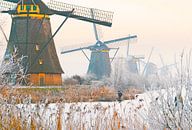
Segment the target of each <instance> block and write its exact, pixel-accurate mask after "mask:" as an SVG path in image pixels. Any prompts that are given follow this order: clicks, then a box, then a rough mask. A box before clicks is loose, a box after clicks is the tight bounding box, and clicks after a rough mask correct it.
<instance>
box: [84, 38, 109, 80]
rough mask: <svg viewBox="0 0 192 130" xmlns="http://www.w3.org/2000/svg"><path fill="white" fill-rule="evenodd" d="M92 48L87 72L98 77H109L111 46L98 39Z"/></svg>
mask: <svg viewBox="0 0 192 130" xmlns="http://www.w3.org/2000/svg"><path fill="white" fill-rule="evenodd" d="M90 50H91V58H90V63H89V67H88V71H87V74H89V75H93V76H94V77H96V78H97V79H101V78H103V77H109V76H110V73H111V61H110V57H109V50H110V49H109V48H108V47H107V46H106V45H105V44H103V43H102V42H100V41H98V42H97V43H96V45H95V47H94V48H92V49H90Z"/></svg>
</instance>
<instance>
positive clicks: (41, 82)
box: [40, 77, 45, 86]
mask: <svg viewBox="0 0 192 130" xmlns="http://www.w3.org/2000/svg"><path fill="white" fill-rule="evenodd" d="M40 86H45V81H44V78H43V77H40Z"/></svg>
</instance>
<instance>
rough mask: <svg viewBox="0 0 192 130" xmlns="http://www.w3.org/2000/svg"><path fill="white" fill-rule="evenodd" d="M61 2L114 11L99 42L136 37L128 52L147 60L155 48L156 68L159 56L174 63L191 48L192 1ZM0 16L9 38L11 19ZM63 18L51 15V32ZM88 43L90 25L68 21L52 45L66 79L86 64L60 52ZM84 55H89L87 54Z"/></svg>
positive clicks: (75, 55)
mask: <svg viewBox="0 0 192 130" xmlns="http://www.w3.org/2000/svg"><path fill="white" fill-rule="evenodd" d="M63 2H66V3H71V4H76V5H81V6H86V7H90V8H98V9H103V10H108V11H113V12H114V18H113V25H112V27H111V28H109V27H102V35H103V38H102V40H109V39H113V38H119V37H124V36H127V35H128V34H136V35H138V40H137V42H133V43H132V45H131V48H130V53H131V54H132V55H144V56H146V58H147V56H148V55H149V53H150V50H151V48H152V47H154V53H153V55H152V58H151V61H153V62H154V63H156V64H158V65H159V66H161V64H160V63H161V62H160V58H159V54H161V55H162V57H163V59H164V61H165V63H167V64H170V63H173V62H174V55H175V54H177V55H178V54H180V52H181V51H182V50H183V49H189V48H192V14H191V13H192V8H191V6H192V1H191V0H182V1H181V0H63ZM1 17H3V18H6V19H7V21H6V26H4V29H5V30H6V34H7V35H9V31H10V25H11V22H10V20H11V19H10V16H8V15H3V16H2V15H1ZM63 19H64V17H61V16H51V22H52V30H53V32H54V31H55V30H56V28H57V27H58V26H59V24H60V23H61V22H62V20H63ZM87 43H93V44H94V43H95V38H94V33H93V27H92V24H91V23H87V22H83V21H79V20H74V19H69V20H68V21H67V22H66V24H65V25H64V26H63V27H62V29H61V30H60V32H59V33H58V35H57V36H56V37H55V45H56V48H57V51H58V56H59V58H60V62H61V65H62V68H63V70H64V71H65V76H66V75H74V74H79V75H84V74H85V73H86V71H87V67H88V64H89V63H88V61H87V60H86V58H85V57H84V55H83V54H82V52H75V53H70V54H66V55H60V51H61V49H62V48H65V47H66V46H71V45H76V44H77V45H79V44H82V45H83V44H87ZM77 47H79V46H77ZM3 48H5V47H3ZM86 52H87V54H88V56H90V53H89V51H86ZM1 53H3V52H1ZM112 54H113V52H112V51H111V55H112ZM125 54H126V46H122V45H121V50H120V52H119V53H118V56H125ZM1 55H2V54H1Z"/></svg>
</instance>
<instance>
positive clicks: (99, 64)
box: [61, 16, 137, 79]
mask: <svg viewBox="0 0 192 130" xmlns="http://www.w3.org/2000/svg"><path fill="white" fill-rule="evenodd" d="M92 17H94V16H92ZM93 28H94V33H95V39H96V43H95V44H93V45H89V46H86V47H80V48H77V49H72V50H67V51H62V52H61V54H66V53H70V52H75V51H82V52H83V53H84V54H85V52H84V49H89V50H90V51H91V58H89V57H88V56H87V55H86V54H85V56H86V58H87V59H88V60H89V67H88V71H87V73H88V74H91V75H94V76H95V77H96V78H97V79H101V78H102V77H109V76H110V73H111V62H112V61H113V60H114V57H115V56H116V54H117V52H118V50H119V48H109V47H108V46H107V45H108V44H112V43H118V42H121V41H127V40H130V39H134V38H137V36H136V35H134V36H128V37H123V38H118V39H114V40H109V41H104V42H102V41H101V40H100V39H99V36H98V31H97V28H96V25H95V24H93ZM111 49H116V52H115V55H114V57H113V58H112V60H111V61H110V58H109V51H110V50H111Z"/></svg>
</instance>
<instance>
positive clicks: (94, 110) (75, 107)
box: [16, 92, 158, 130]
mask: <svg viewBox="0 0 192 130" xmlns="http://www.w3.org/2000/svg"><path fill="white" fill-rule="evenodd" d="M149 95H150V96H151V95H153V96H158V94H157V93H155V92H147V93H144V94H138V95H137V96H136V99H135V100H125V101H122V102H118V101H116V102H78V103H55V104H25V105H24V104H20V105H17V110H16V111H21V110H22V111H21V112H20V113H22V114H21V115H23V116H24V117H29V118H28V119H29V120H28V122H30V119H32V118H33V119H35V120H36V121H37V122H38V121H40V122H41V125H43V127H44V128H48V126H49V128H51V129H56V127H57V117H58V116H59V115H61V119H62V129H63V130H65V129H69V128H70V127H71V128H72V129H73V130H75V129H77V128H79V127H81V128H82V127H83V128H85V129H87V130H90V129H91V130H95V129H96V128H99V129H101V130H103V129H107V128H108V127H109V126H113V127H114V128H115V127H118V122H119V123H120V127H122V128H126V129H128V128H129V129H140V128H142V127H143V125H144V124H147V122H146V121H145V119H146V117H145V116H146V115H147V112H148V107H149V104H150V102H151V98H150V96H149Z"/></svg>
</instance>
